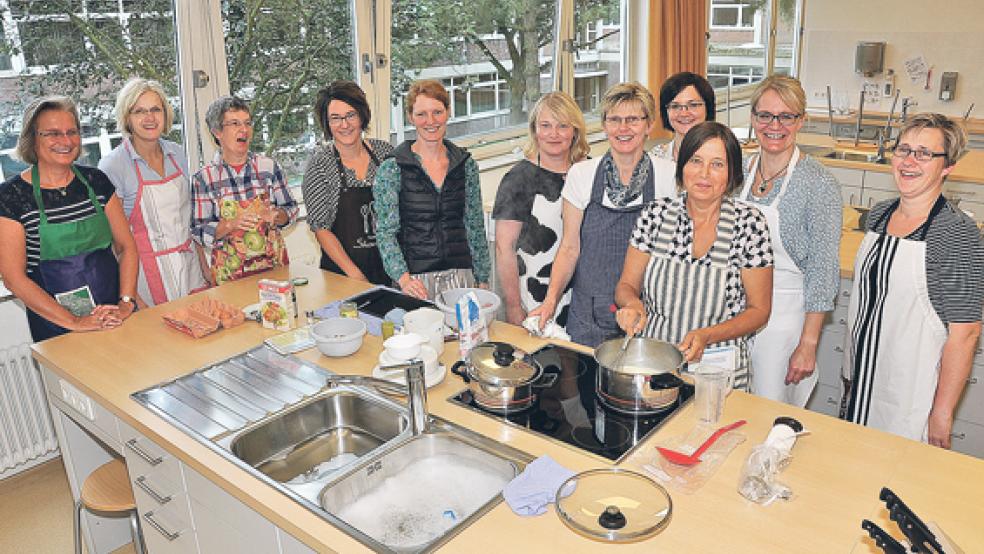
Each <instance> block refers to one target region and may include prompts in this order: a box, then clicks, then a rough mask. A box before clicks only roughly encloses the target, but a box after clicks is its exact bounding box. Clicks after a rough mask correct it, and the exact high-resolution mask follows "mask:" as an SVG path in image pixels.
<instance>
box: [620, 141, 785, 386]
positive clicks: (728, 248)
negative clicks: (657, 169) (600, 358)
mask: <svg viewBox="0 0 984 554" xmlns="http://www.w3.org/2000/svg"><path fill="white" fill-rule="evenodd" d="M676 174H677V181H678V182H679V183H680V185H682V187H683V189H684V194H683V195H681V196H680V197H679V198H675V199H670V198H662V199H657V200H656V201H654V202H652V203H650V204H649V206H647V207H646V208H645V209H644V210H643V212H642V215H640V216H639V219H638V221H637V222H636V226H635V230H634V231H633V232H632V238H631V240H630V242H629V249H628V252H627V254H626V257H625V265H624V268H623V270H622V276H621V278H620V279H619V282H618V285H617V286H616V288H615V302H616V303H617V305H618V306H619V309H618V312H617V313H616V318H617V321H618V324H619V327H621V328H622V329H623V330H624V331H625V332H627V333H632V334H642V335H643V336H647V337H654V338H657V339H660V340H664V341H668V342H672V343H674V344H677V346H678V348H679V349H680V351H681V352H682V353H683V354H684V357H685V358H686V360H687V361H688V362H693V361H698V360H700V359H701V358H702V356H703V353H704V349H705V348H706V347H709V346H723V347H731V348H733V349H734V350H735V351H736V354H735V357H734V358H735V359H736V363H735V367H734V368H730V369H735V370H736V373H735V387H736V388H740V389H744V390H748V383H749V375H748V370H747V367H748V366H747V363H744V361H743V355H742V352H744V350H745V349H744V348H743V346H744V342H745V337H746V336H748V335H749V334H750V333H752V332H753V331H755V330H756V329H758V328H760V327H761V326H762V325H765V322H766V321H767V320H768V318H769V303H770V302H771V297H772V247H771V245H770V239H769V230H768V227H767V225H766V221H765V217H763V216H762V214H761V213H759V211H758V210H757V209H755V208H754V207H752V206H748V205H745V204H740V203H737V202H735V201H734V200H733V199H732V198H731V197H730V193H732V192H733V191H734V190H735V189H736V188H737V187H738V186H739V185H740V184H741V148H740V146H739V145H738V141H737V139H735V137H734V135H733V134H732V133H731V131H730V130H729V129H728V128H727V127H725V126H724V125H721V124H720V123H715V122H706V123H701V124H700V125H697V126H696V127H694V128H693V129H691V130H690V132H688V133H687V135H686V136H685V137H684V139H683V143H682V144H681V145H680V156H679V157H678V158H677V173H676Z"/></svg>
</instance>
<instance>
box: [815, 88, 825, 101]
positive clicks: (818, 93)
mask: <svg viewBox="0 0 984 554" xmlns="http://www.w3.org/2000/svg"><path fill="white" fill-rule="evenodd" d="M813 99H814V100H826V99H827V91H825V90H822V89H818V90H815V91H813Z"/></svg>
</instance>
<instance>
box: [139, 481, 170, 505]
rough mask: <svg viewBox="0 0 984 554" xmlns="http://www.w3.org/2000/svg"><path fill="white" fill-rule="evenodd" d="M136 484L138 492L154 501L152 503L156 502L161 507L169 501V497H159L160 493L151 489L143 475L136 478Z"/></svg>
mask: <svg viewBox="0 0 984 554" xmlns="http://www.w3.org/2000/svg"><path fill="white" fill-rule="evenodd" d="M136 483H137V486H138V487H140V490H142V491H144V492H145V493H147V495H148V496H150V497H151V498H153V499H154V502H157V503H158V504H160V505H161V506H163V505H165V504H167V503H168V502H170V501H171V495H167V496H161V495H160V493H158V492H157V491H155V490H154V489H152V488H151V487H150V485H148V484H147V478H146V477H144V476H143V475H141V476H140V477H137V480H136Z"/></svg>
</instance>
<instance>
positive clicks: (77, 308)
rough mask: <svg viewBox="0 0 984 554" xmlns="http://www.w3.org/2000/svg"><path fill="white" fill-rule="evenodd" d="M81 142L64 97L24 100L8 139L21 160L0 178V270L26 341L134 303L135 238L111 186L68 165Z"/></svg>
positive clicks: (74, 113)
mask: <svg viewBox="0 0 984 554" xmlns="http://www.w3.org/2000/svg"><path fill="white" fill-rule="evenodd" d="M81 142H82V141H81V137H80V136H79V118H78V110H77V109H76V107H75V104H74V102H72V100H71V99H69V98H66V97H48V98H42V99H39V100H36V101H34V102H33V103H32V104H31V105H30V106H28V109H27V111H26V113H25V114H24V121H23V125H22V127H21V133H20V137H19V139H18V141H17V155H18V156H19V157H20V158H21V159H22V160H24V161H25V162H27V163H29V164H31V167H29V168H28V169H26V170H24V171H23V172H22V173H20V174H18V175H15V176H13V177H11V178H10V179H8V180H7V181H5V182H4V183H3V184H2V185H0V249H2V250H3V252H4V255H3V256H0V275H2V277H3V280H4V284H5V285H6V286H7V288H9V289H10V290H11V292H13V293H14V294H15V295H16V296H17V297H18V298H20V299H21V301H23V302H24V304H25V306H27V309H28V314H27V315H28V323H29V324H30V327H31V335H32V336H33V337H34V340H36V341H41V340H44V339H47V338H50V337H54V336H57V335H61V334H63V333H67V332H69V331H94V330H100V329H110V328H113V327H117V326H119V325H120V324H121V323H122V322H123V320H124V319H126V318H127V317H129V315H130V314H131V313H132V312H133V310H134V308H135V307H136V304H135V303H134V300H133V297H134V295H135V294H136V283H137V250H136V244H135V243H134V241H133V236H132V235H131V234H130V229H129V225H128V224H127V221H126V216H125V215H124V213H123V206H122V204H121V203H120V199H119V197H117V196H116V195H115V193H114V188H113V184H112V183H111V182H110V181H109V179H108V178H107V177H106V175H105V174H104V173H102V172H101V171H99V170H98V169H95V168H91V167H84V166H76V165H75V164H74V162H75V160H76V159H77V158H78V156H79V153H80V152H81ZM114 251H115V252H116V253H117V254H115V255H114ZM117 256H118V260H119V261H117Z"/></svg>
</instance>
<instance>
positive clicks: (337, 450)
mask: <svg viewBox="0 0 984 554" xmlns="http://www.w3.org/2000/svg"><path fill="white" fill-rule="evenodd" d="M406 422H407V419H406V417H404V416H403V415H402V414H401V413H400V412H399V410H397V409H395V408H394V407H392V406H386V405H384V404H382V403H379V402H374V401H372V400H370V399H369V398H366V397H364V396H360V395H359V394H357V393H355V392H352V391H343V390H334V389H330V390H328V391H327V392H325V393H323V394H321V395H318V396H317V397H315V398H312V399H309V400H307V401H305V402H302V403H301V404H300V405H297V406H294V407H291V408H290V409H288V410H286V411H283V412H280V413H276V414H274V415H271V416H269V417H267V418H265V419H263V420H261V421H259V422H257V423H254V424H253V425H251V426H249V427H247V428H245V429H243V430H242V431H240V432H239V433H237V434H236V435H235V436H233V437H232V438H231V439H229V441H228V442H229V446H228V448H229V451H230V452H232V454H233V455H234V456H236V457H237V458H239V459H240V460H242V461H244V462H246V463H247V464H248V465H250V466H252V467H254V468H256V469H257V470H259V471H260V472H262V473H264V474H265V475H267V476H269V477H270V478H271V479H274V480H275V481H278V482H281V483H284V482H290V481H292V480H293V481H298V480H299V481H305V480H310V479H313V478H316V477H318V474H319V473H321V472H322V471H321V470H322V469H323V468H325V467H326V465H325V464H327V466H332V465H336V464H333V463H332V462H333V460H340V459H341V460H349V461H354V460H355V459H356V458H359V457H362V456H364V455H365V454H367V453H368V452H370V451H372V450H374V449H376V448H378V447H380V446H382V445H383V444H385V443H386V442H387V441H389V440H391V439H393V438H395V437H396V436H397V435H399V434H400V432H401V431H402V430H403V429H405V428H406ZM305 477H307V478H309V479H305ZM299 478H300V479H299Z"/></svg>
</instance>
